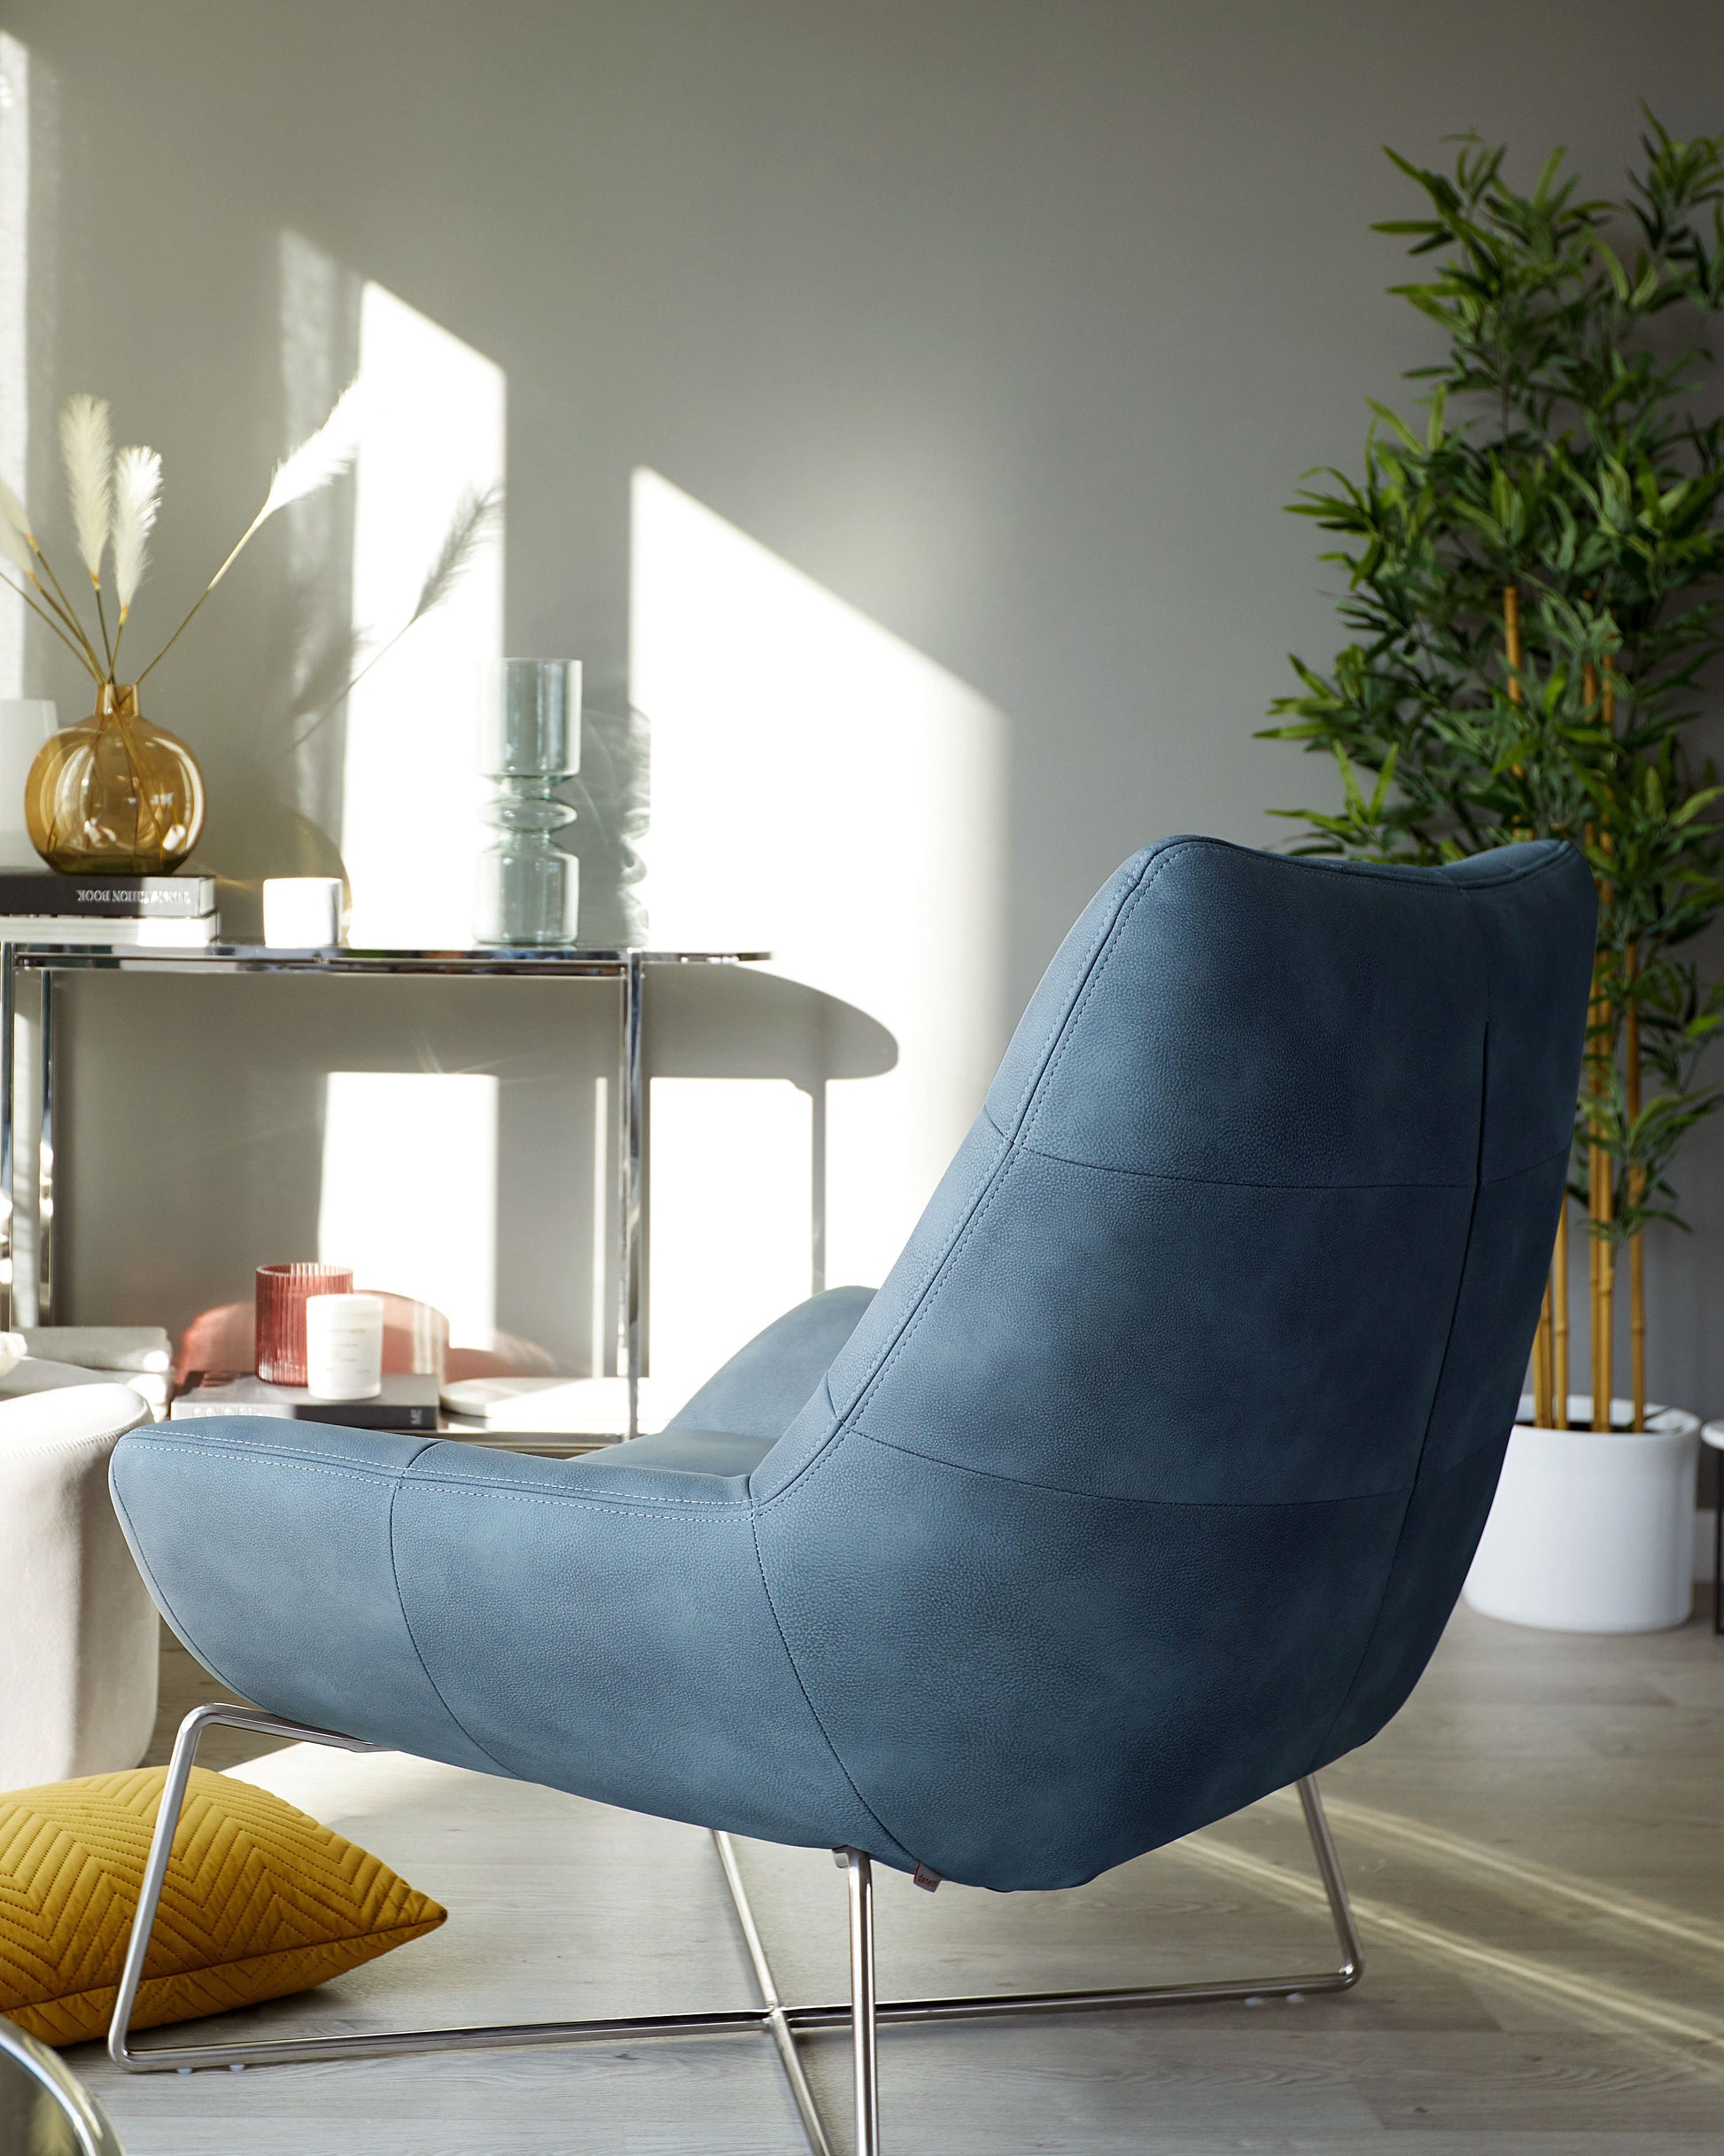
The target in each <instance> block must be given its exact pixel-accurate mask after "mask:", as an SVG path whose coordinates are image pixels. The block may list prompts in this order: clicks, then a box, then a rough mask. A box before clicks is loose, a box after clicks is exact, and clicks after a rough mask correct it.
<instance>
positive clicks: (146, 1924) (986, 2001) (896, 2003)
mask: <svg viewBox="0 0 1724 2156" xmlns="http://www.w3.org/2000/svg"><path fill="white" fill-rule="evenodd" d="M217 1723H221V1724H227V1725H229V1726H230V1727H232V1728H235V1729H247V1730H255V1731H258V1732H262V1733H264V1734H266V1735H268V1736H272V1737H287V1738H292V1739H297V1740H303V1741H305V1742H307V1743H311V1744H326V1745H332V1746H334V1747H336V1748H337V1749H338V1750H340V1751H344V1752H371V1751H376V1750H377V1749H378V1748H379V1747H377V1746H375V1745H369V1744H361V1743H359V1742H358V1741H356V1740H354V1739H353V1738H351V1737H338V1736H336V1735H335V1734H333V1733H332V1732H330V1731H329V1730H321V1729H307V1728H305V1727H303V1726H302V1725H301V1724H299V1723H295V1722H283V1721H281V1720H280V1719H278V1718H277V1717H276V1716H274V1715H268V1714H264V1713H262V1712H260V1710H259V1709H258V1708H253V1707H238V1706H232V1705H220V1704H219V1705H216V1706H213V1707H199V1708H194V1709H193V1711H192V1712H191V1713H190V1714H189V1715H188V1716H186V1718H185V1720H184V1721H183V1722H182V1724H181V1725H180V1733H179V1736H178V1737H177V1738H176V1739H175V1745H174V1756H173V1760H172V1762H171V1763H170V1765H169V1767H168V1770H167V1781H166V1783H165V1784H164V1786H163V1788H162V1800H161V1810H160V1812H159V1815H158V1817H157V1819H156V1828H155V1835H154V1838H153V1840H152V1841H151V1845H150V1857H149V1862H148V1863H147V1864H145V1866H144V1884H143V1887H142V1889H141V1891H140V1893H139V1895H138V1905H137V1914H136V1918H135V1919H133V1924H132V1933H131V1938H130V1940H129V1942H128V1946H127V1951H126V1964H125V1968H124V1970H123V1972H122V1973H121V1975H120V1991H119V1996H118V1997H117V1998H116V1999H115V2001H114V2008H113V2026H112V2028H110V2030H109V2032H108V2051H109V2053H110V2055H111V2056H112V2058H113V2062H114V2064H115V2065H116V2066H121V2067H123V2068H124V2069H125V2070H126V2071H127V2072H128V2073H129V2074H162V2073H172V2072H174V2071H175V2070H178V2069H186V2070H190V2069H191V2068H194V2067H199V2066H280V2065H285V2064H287V2063H289V2062H290V2061H291V2060H293V2059H343V2058H361V2059H378V2058H389V2057H392V2056H394V2055H397V2054H399V2053H401V2052H411V2051H509V2050H515V2049H518V2048H522V2047H524V2046H527V2045H535V2044H548V2043H592V2042H594V2041H598V2042H604V2041H610V2042H616V2041H618V2040H619V2039H626V2040H630V2041H633V2040H634V2039H637V2038H640V2037H645V2036H708V2035H732V2034H734V2033H737V2032H739V2031H749V2032H751V2033H754V2034H757V2035H765V2036H769V2037H770V2038H771V2039H772V2041H773V2046H774V2048H775V2050H776V2051H777V2053H778V2058H779V2062H780V2065H781V2066H782V2067H783V2069H784V2074H785V2078H786V2079H787V2080H788V2082H789V2084H790V2092H791V2094H792V2095H793V2096H794V2097H795V2098H796V2109H797V2110H798V2111H799V2112H800V2113H801V2114H802V2122H803V2128H804V2131H805V2133H806V2134H807V2136H808V2141H809V2145H810V2147H811V2148H812V2150H813V2151H814V2156H835V2152H834V2144H833V2142H832V2139H831V2137H830V2136H829V2135H828V2133H827V2128H826V2124H825V2122H824V2121H823V2120H822V2118H821V2116H820V2113H819V2108H818V2106H817V2105H816V2104H815V2102H814V2092H813V2090H812V2089H811V2088H810V2087H809V2085H808V2078H807V2076H806V2074H804V2072H803V2066H802V2061H801V2059H800V2058H799V2057H798V2056H797V2052H796V2035H797V2032H798V2031H800V2030H804V2029H816V2028H841V2027H843V2025H845V2024H846V2023H848V2024H849V2026H850V2041H851V2049H852V2054H853V2060H854V2068H855V2088H856V2139H855V2147H856V2152H857V2156H880V2093H879V2074H878V2066H877V2061H876V2057H875V2032H876V2029H877V2028H878V2026H879V2024H881V2022H894V2021H943V2020H975V2019H978V2018H980V2017H981V2016H983V2015H995V2014H1039V2013H1064V2012H1074V2011H1076V2010H1079V2009H1082V2008H1086V2007H1101V2008H1111V2009H1113V2010H1114V2011H1118V2010H1120V2009H1122V2008H1124V2007H1134V2006H1189V2005H1196V2004H1204V2003H1207V2002H1208V2001H1211V2000H1218V1999H1246V1998H1253V1999H1262V1998H1285V1997H1287V1996H1290V1995H1291V1994H1293V1993H1295V1992H1297V1993H1301V1994H1304V1993H1309V1992H1314V1991H1347V1990H1349V1989H1351V1988H1352V1987H1353V1986H1354V1985H1355V1984H1356V1983H1357V1982H1358V1981H1359V1978H1360V1975H1361V1973H1363V1966H1364V1962H1363V1955H1362V1954H1361V1952H1360V1950H1359V1938H1358V1934H1357V1933H1356V1932H1355V1929H1354V1926H1353V1912H1352V1910H1351V1908H1350V1907H1349V1906H1348V1903H1347V1887H1346V1886H1345V1884H1344V1883H1343V1881H1342V1879H1341V1873H1340V1864H1338V1863H1337V1862H1336V1858H1335V1846H1334V1843H1333V1841H1332V1840H1331V1839H1330V1834H1329V1825H1328V1822H1327V1820H1326V1819H1325V1818H1324V1812H1323V1801H1322V1799H1321V1798H1320V1797H1319V1796H1318V1794H1317V1786H1316V1781H1315V1779H1312V1778H1311V1777H1309V1776H1308V1777H1306V1779H1304V1780H1302V1781H1301V1782H1300V1783H1299V1784H1298V1789H1299V1798H1300V1802H1301V1805H1302V1807H1303V1809H1304V1813H1305V1824H1306V1826H1307V1828H1308V1829H1309V1833H1310V1837H1311V1849H1312V1851H1313V1853H1314V1855H1315V1856H1316V1865H1317V1872H1318V1874H1319V1876H1320V1877H1321V1879H1322V1880H1323V1887H1324V1894H1325V1895H1327V1897H1328V1902H1329V1913H1330V1916H1331V1917H1332V1919H1333V1921H1334V1926H1335V1937H1336V1941H1337V1943H1338V1944H1339V1946H1340V1954H1341V1960H1340V1967H1339V1968H1333V1969H1324V1970H1322V1971H1320V1972H1318V1973H1316V1974H1307V1975H1301V1976H1272V1977H1251V1978H1244V1977H1240V1978H1235V1979H1231V1980H1230V1981H1224V1982H1219V1983H1208V1984H1146V1985H1143V1986H1139V1987H1137V1988H1133V1989H1123V1990H1114V1991H1007V1992H994V1993H985V1994H983V1995H982V1996H978V1997H975V1998H935V1999H877V1998H876V1997H875V1995H874V1875H873V1869H872V1866H871V1865H870V1863H869V1860H868V1858H867V1857H866V1856H865V1855H864V1854H863V1853H862V1851H861V1850H859V1849H837V1850H835V1851H834V1852H833V1854H834V1856H835V1859H836V1861H837V1863H838V1865H839V1868H840V1869H841V1870H842V1871H843V1872H844V1873H845V1875H846V1880H847V1885H848V1890H849V1901H850V2001H849V2004H845V2005H832V2006H787V2005H786V2004H784V2002H783V2000H782V1999H781V1998H780V1996H779V1992H778V1985H777V1982H776V1981H775V1979H774V1978H773V1972H772V1965H771V1964H770V1963H769V1962H768V1960H767V1958H766V1950H765V1945H764V1944H763V1942H762V1941H761V1937H760V1931H759V1927H758V1926H757V1924H756V1922H755V1919H754V1911H753V1909H752V1907H751V1906H750V1904H749V1897H748V1893H747V1890H746V1888H745V1887H744V1886H743V1884H742V1872H740V1871H739V1870H738V1868H737V1863H736V1852H735V1849H734V1847H733V1845H732V1843H731V1840H730V1837H729V1835H728V1834H722V1833H715V1834H714V1835H713V1837H712V1839H713V1841H714V1843H715V1844H716V1845H717V1848H718V1862H719V1864H721V1865H722V1867H723V1870H724V1876H725V1884H726V1887H729V1889H730V1897H731V1900H732V1902H733V1903H734V1904H735V1909H736V1920H737V1922H738V1924H739V1925H740V1926H741V1927H742V1940H743V1943H744V1944H745V1945H746V1947H747V1948H748V1953H749V1962H750V1963H751V1964H752V1965H753V1969H754V1978H755V1983H756V1986H757V1989H758V1990H759V1993H760V2004H759V2005H758V2006H753V2007H740V2008H735V2009H733V2010H729V2011H726V2012H717V2013H681V2014H636V2015H625V2016H620V2017H617V2018H616V2019H612V2020H601V2021H527V2022H520V2023H516V2024H513V2025H509V2024H504V2025H502V2026H499V2027H495V2028H424V2029H403V2030H399V2031H396V2032H393V2033H383V2034H379V2035H358V2036H300V2037H296V2038H294V2039H293V2040H292V2041H291V2042H289V2043H173V2044H151V2045H149V2046H148V2047H147V2048H144V2049H141V2050H140V2049H138V2048H136V2047H135V2046H134V2044H133V2043H132V2041H131V2035H130V2022H131V2018H132V2009H133V2005H134V2004H135V2002H136V1998H137V1990H138V1985H139V1983H140V1981H142V1979H143V1975H144V1958H145V1956H146V1955H147V1953H148V1951H149V1947H150V1937H151V1932H152V1931H153V1929H154V1927H155V1922H156V1912H157V1909H158V1906H159V1903H160V1900H161V1890H162V1885H163V1881H164V1880H166V1878H167V1859H168V1854H169V1852H170V1850H171V1849H172V1848H173V1846H174V1832H175V1827H176V1826H177V1825H178V1823H179V1817H180V1810H181V1807H182V1805H183V1803H184V1802H185V1793H186V1784H187V1782H188V1780H189V1779H190V1773H191V1765H192V1761H193V1758H194V1756H195V1755H196V1753H197V1750H198V1740H199V1739H200V1738H201V1737H202V1735H203V1733H204V1732H205V1731H206V1729H208V1728H209V1727H210V1726H211V1725H212V1724H217Z"/></svg>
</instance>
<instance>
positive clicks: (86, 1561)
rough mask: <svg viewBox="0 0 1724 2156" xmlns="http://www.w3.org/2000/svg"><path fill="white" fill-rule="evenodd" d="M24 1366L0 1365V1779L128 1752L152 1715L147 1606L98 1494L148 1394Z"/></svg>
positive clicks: (28, 1780) (143, 1417) (5, 1781)
mask: <svg viewBox="0 0 1724 2156" xmlns="http://www.w3.org/2000/svg"><path fill="white" fill-rule="evenodd" d="M80 1375H81V1376H82V1378H84V1379H85V1380H88V1377H89V1373H88V1372H83V1373H81V1374H80ZM32 1376H33V1373H32V1371H31V1369H30V1366H29V1364H28V1362H25V1363H22V1364H19V1365H18V1366H16V1367H15V1368H13V1369H12V1370H11V1371H9V1372H7V1373H6V1374H5V1375H4V1378H0V1396H9V1397H0V1599H3V1600H4V1610H5V1618H6V1625H5V1630H6V1648H5V1652H4V1655H0V1789H19V1788H25V1787H28V1786H32V1785H34V1784H35V1783H38V1782H55V1781H64V1780H66V1779H70V1778H71V1777H73V1776H74V1775H81V1774H101V1773H105V1772H109V1771H112V1770H113V1769H115V1768H119V1767H132V1766H136V1764H137V1763H138V1762H139V1761H140V1760H141V1759H142V1758H143V1756H144V1753H145V1751H146V1750H147V1749H148V1747H149V1743H150V1737H151V1731H152V1730H153V1728H154V1726H155V1718H156V1675H157V1663H158V1658H159V1652H160V1636H159V1625H158V1621H157V1617H156V1612H155V1606H154V1605H153V1603H151V1599H150V1596H149V1593H148V1592H147V1590H146V1589H145V1587H144V1582H143V1581H142V1580H141V1579H140V1578H139V1577H138V1572H137V1567H136V1565H135V1564H134V1563H133V1561H132V1555H131V1552H130V1551H129V1550H128V1548H127V1546H126V1540H125V1537H124V1536H123V1535H122V1534H121V1533H120V1522H119V1521H118V1520H117V1519H116V1518H115V1516H114V1510H113V1501H112V1499H111V1498H110V1497H109V1495H108V1455H109V1454H110V1453H111V1452H113V1448H114V1446H115V1444H117V1443H118V1441H119V1439H120V1436H122V1434H123V1433H124V1432H125V1431H127V1430H129V1429H133V1428H136V1426H137V1425H138V1424H139V1423H142V1422H147V1421H148V1420H150V1409H149V1405H148V1404H147V1403H146V1402H145V1401H144V1399H142V1398H141V1397H139V1395H138V1394H137V1393H136V1392H134V1391H133V1390H132V1389H131V1388H130V1387H129V1386H127V1385H120V1384H106V1383H102V1382H96V1383H90V1382H66V1381H61V1382H58V1383H56V1382H54V1381H52V1380H50V1381H49V1382H50V1386H51V1389H29V1388H30V1383H31V1378H32Z"/></svg>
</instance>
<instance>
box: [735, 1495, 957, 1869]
mask: <svg viewBox="0 0 1724 2156" xmlns="http://www.w3.org/2000/svg"><path fill="white" fill-rule="evenodd" d="M756 1510H757V1508H756V1507H755V1506H749V1524H750V1526H751V1527H752V1528H753V1530H754V1563H755V1569H756V1571H757V1572H758V1573H759V1575H760V1592H761V1593H762V1594H763V1595H764V1596H765V1599H766V1614H767V1615H768V1616H770V1617H771V1619H772V1621H773V1631H775V1632H776V1633H777V1634H778V1643H779V1645H780V1646H781V1647H782V1648H783V1649H784V1659H785V1661H786V1662H788V1664H789V1666H790V1674H791V1676H792V1677H794V1678H795V1679H796V1690H797V1691H798V1692H799V1693H801V1694H802V1698H803V1704H804V1706H805V1707H806V1708H807V1709H808V1712H809V1716H810V1718H811V1719H812V1722H813V1724H814V1726H815V1728H816V1729H817V1730H819V1732H820V1741H821V1742H822V1743H823V1744H824V1745H825V1747H826V1748H827V1751H828V1752H830V1753H831V1755H832V1763H833V1765H834V1766H835V1767H836V1768H837V1770H838V1771H839V1773H840V1774H841V1775H842V1776H843V1779H844V1783H845V1786H846V1787H847V1788H848V1789H849V1791H850V1794H851V1795H852V1796H853V1797H854V1798H855V1799H856V1801H857V1802H858V1804H859V1805H860V1806H861V1807H862V1809H863V1810H864V1811H865V1812H866V1814H867V1816H868V1817H869V1818H871V1819H872V1820H873V1821H874V1825H876V1826H877V1827H878V1828H879V1829H880V1831H881V1833H882V1834H884V1835H885V1837H886V1839H887V1841H889V1842H890V1843H891V1845H892V1847H893V1848H894V1849H896V1850H897V1853H898V1855H899V1856H904V1857H908V1858H909V1861H910V1862H911V1863H912V1864H914V1863H915V1861H916V1860H915V1858H914V1857H913V1856H911V1853H910V1851H909V1850H908V1849H905V1846H904V1844H903V1843H902V1842H901V1841H899V1840H898V1838H897V1835H896V1834H895V1833H893V1832H892V1830H891V1828H890V1827H889V1826H888V1825H887V1824H886V1822H885V1820H884V1819H882V1818H881V1816H880V1814H879V1813H878V1812H877V1811H876V1810H874V1806H873V1805H872V1804H870V1803H869V1802H868V1800H867V1798H866V1797H865V1796H864V1795H863V1794H862V1792H861V1791H860V1790H859V1789H858V1787H857V1786H856V1778H855V1777H854V1775H852V1774H851V1772H850V1769H849V1768H848V1767H847V1766H846V1765H845V1764H844V1763H843V1760H842V1759H841V1758H840V1757H839V1755H838V1747H837V1746H836V1745H835V1744H834V1742H833V1741H832V1736H831V1732H829V1731H828V1730H827V1725H826V1724H825V1723H824V1722H823V1721H822V1720H821V1718H820V1710H819V1708H818V1707H816V1706H815V1704H814V1701H813V1696H812V1693H810V1691H809V1689H808V1686H807V1685H805V1684H804V1682H803V1675H802V1670H801V1667H800V1665H799V1664H798V1662H797V1661H796V1656H795V1654H793V1653H792V1652H791V1650H790V1642H789V1640H788V1638H786V1636H785V1631H784V1626H783V1624H782V1623H780V1619H779V1614H778V1604H777V1603H776V1602H774V1601H773V1591H772V1588H771V1586H770V1585H769V1584H767V1579H766V1561H765V1557H764V1556H763V1555H762V1554H761V1550H760V1528H759V1524H758V1522H757V1520H756V1519H755V1517H754V1514H755V1512H756Z"/></svg>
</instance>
